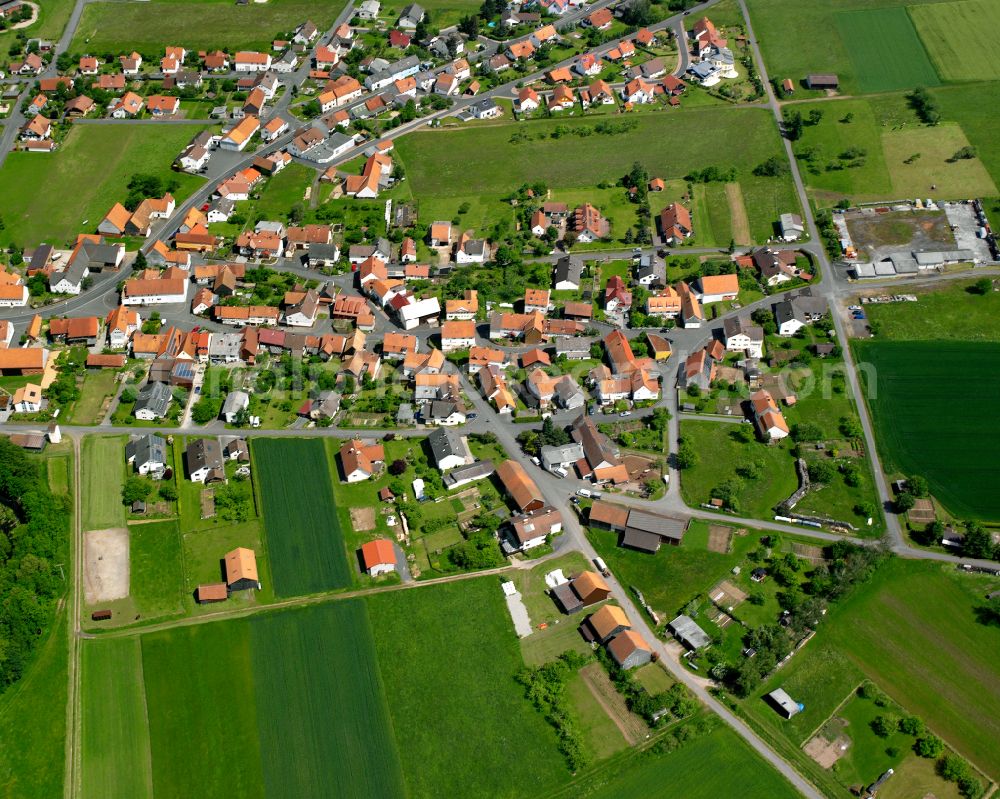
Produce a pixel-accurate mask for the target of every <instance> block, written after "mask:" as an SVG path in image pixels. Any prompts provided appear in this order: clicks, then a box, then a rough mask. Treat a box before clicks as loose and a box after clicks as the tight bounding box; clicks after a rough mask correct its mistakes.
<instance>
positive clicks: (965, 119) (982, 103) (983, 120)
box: [930, 81, 1000, 186]
mask: <svg viewBox="0 0 1000 799" xmlns="http://www.w3.org/2000/svg"><path fill="white" fill-rule="evenodd" d="M930 91H931V94H932V95H933V97H934V99H936V100H937V101H938V103H939V104H940V107H941V115H942V117H943V118H944V119H947V120H951V121H954V122H958V123H959V124H960V125H961V126H962V130H963V131H964V132H965V135H966V136H967V137H968V139H969V141H970V142H971V143H972V145H973V146H974V147H975V148H976V152H977V154H978V156H979V160H981V161H982V163H983V165H984V166H985V167H986V169H987V171H989V173H990V176H991V177H992V178H993V182H994V183H995V184H996V185H998V186H1000V136H997V135H996V109H997V107H1000V83H998V82H995V81H994V82H990V83H977V84H974V85H965V86H940V87H938V88H936V89H931V90H930Z"/></svg>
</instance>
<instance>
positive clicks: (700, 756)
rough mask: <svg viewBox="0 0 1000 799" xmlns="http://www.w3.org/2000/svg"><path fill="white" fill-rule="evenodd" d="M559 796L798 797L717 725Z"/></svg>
mask: <svg viewBox="0 0 1000 799" xmlns="http://www.w3.org/2000/svg"><path fill="white" fill-rule="evenodd" d="M560 796H561V797H567V796H574V797H580V798H581V799H620V797H623V796H683V797H687V799H716V797H723V796H745V797H768V799H782V797H793V796H798V793H797V792H796V791H795V790H794V789H793V788H792V786H791V785H789V784H788V783H787V782H785V780H784V778H783V777H782V776H781V775H780V774H778V772H776V771H774V770H773V769H771V767H770V766H769V765H767V764H766V763H764V761H762V760H761V759H760V758H758V757H757V755H756V754H755V753H754V752H753V751H752V750H751V749H750V747H749V746H747V745H746V744H745V743H744V742H743V740H742V739H740V738H739V737H738V736H737V735H736V733H734V732H732V731H731V730H730V729H728V728H727V727H723V726H721V725H720V726H718V727H716V728H715V729H714V730H713V731H711V732H709V733H706V734H703V735H701V736H700V737H698V738H696V739H695V740H694V741H692V742H690V743H688V744H685V745H684V746H682V747H681V748H680V749H678V750H676V751H675V752H671V753H670V754H666V755H655V754H653V753H648V754H646V755H639V756H637V757H635V758H633V759H629V760H625V761H622V762H621V763H616V764H615V767H613V768H612V769H610V770H608V771H604V770H602V771H601V773H599V774H597V775H595V776H593V777H591V778H590V779H584V780H581V781H579V782H578V783H577V784H575V785H573V786H572V788H571V789H567V790H566V791H564V792H562V793H561V794H560Z"/></svg>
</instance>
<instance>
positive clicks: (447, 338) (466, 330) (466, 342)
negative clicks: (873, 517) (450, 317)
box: [441, 319, 476, 352]
mask: <svg viewBox="0 0 1000 799" xmlns="http://www.w3.org/2000/svg"><path fill="white" fill-rule="evenodd" d="M475 343H476V323H475V321H474V320H472V319H466V320H454V321H446V322H445V323H444V324H442V325H441V349H442V351H444V352H454V351H455V350H467V349H469V348H471V347H473V346H475Z"/></svg>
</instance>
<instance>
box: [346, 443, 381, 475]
mask: <svg viewBox="0 0 1000 799" xmlns="http://www.w3.org/2000/svg"><path fill="white" fill-rule="evenodd" d="M384 463H385V450H384V449H383V447H382V445H381V444H375V443H371V442H365V441H362V440H361V439H350V440H348V441H345V442H344V444H343V446H341V448H340V467H341V469H342V470H343V474H344V480H345V481H346V482H348V483H359V482H361V481H362V480H367V479H369V478H370V477H371V476H372V475H374V474H375V473H376V472H377V471H378V467H379V466H380V465H381V464H384Z"/></svg>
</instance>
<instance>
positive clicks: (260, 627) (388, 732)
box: [102, 600, 402, 799]
mask: <svg viewBox="0 0 1000 799" xmlns="http://www.w3.org/2000/svg"><path fill="white" fill-rule="evenodd" d="M102 643H103V642H102ZM142 657H143V668H144V671H145V674H146V702H147V706H148V709H149V726H150V742H151V750H152V763H153V783H154V792H155V795H156V796H157V797H188V796H195V795H197V796H209V797H231V796H233V795H234V794H235V795H240V796H246V797H268V798H269V799H270V798H272V797H296V798H297V799H310V797H317V799H319V797H330V796H338V797H366V798H367V797H396V796H400V795H401V794H402V776H401V773H400V767H399V757H398V754H397V752H396V745H395V742H394V740H393V736H392V728H391V725H390V722H389V713H388V708H387V706H386V700H385V695H384V692H383V688H382V685H381V683H380V675H379V669H378V665H377V664H376V662H375V654H374V650H373V646H372V636H371V630H370V627H369V622H368V618H367V611H366V607H365V605H364V603H363V602H361V601H360V600H345V601H338V602H330V603H327V604H324V605H316V606H312V607H309V608H302V609H295V610H290V611H283V612H279V613H266V614H258V615H256V616H254V617H252V618H247V619H239V620H232V621H226V622H218V623H211V624H203V625H197V626H192V627H180V628H175V629H173V630H169V631H166V632H158V633H153V634H151V635H149V636H146V637H144V638H143V640H142ZM185 674H186V675H190V677H191V679H183V678H180V676H181V675H185Z"/></svg>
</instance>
